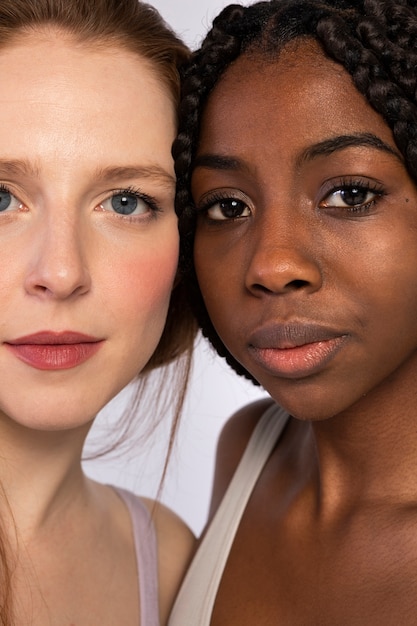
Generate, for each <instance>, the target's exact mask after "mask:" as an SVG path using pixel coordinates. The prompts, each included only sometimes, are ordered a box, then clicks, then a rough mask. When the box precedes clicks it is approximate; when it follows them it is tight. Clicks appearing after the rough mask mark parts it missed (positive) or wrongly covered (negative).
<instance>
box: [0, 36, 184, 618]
mask: <svg viewBox="0 0 417 626" xmlns="http://www.w3.org/2000/svg"><path fill="white" fill-rule="evenodd" d="M0 72H1V74H2V84H3V87H2V90H1V94H0V125H1V127H2V142H1V147H0V181H1V184H2V187H3V190H2V193H1V198H0V248H1V254H2V258H3V263H4V266H5V269H6V271H3V272H2V273H1V276H0V299H1V302H2V307H1V314H0V379H1V381H2V384H1V387H0V436H1V439H2V459H1V462H0V466H1V467H0V470H1V472H2V473H1V476H2V479H1V480H2V487H3V488H4V490H5V495H6V497H7V500H8V503H9V504H10V507H11V510H12V511H13V519H12V518H11V516H10V511H9V509H8V508H7V506H6V499H5V498H2V499H1V505H2V508H3V509H4V510H2V512H1V515H2V519H3V520H5V527H6V529H7V528H9V530H10V541H11V546H12V548H14V549H15V550H18V554H19V556H18V565H17V569H16V572H15V574H14V578H13V584H14V587H15V596H16V598H17V602H16V607H17V611H18V614H17V623H20V624H23V623H29V622H30V623H31V624H33V625H34V626H37V625H38V624H39V625H41V624H42V625H43V626H44V625H45V624H51V625H55V624H69V623H72V624H80V625H81V624H89V623H96V624H102V625H103V626H104V625H107V624H109V625H110V624H116V623H118V624H137V623H138V592H137V572H136V563H135V556H134V550H133V543H132V536H131V528H130V519H129V517H128V514H127V512H126V509H125V507H124V504H123V503H122V502H121V501H120V500H119V498H118V497H117V496H116V495H115V493H114V492H113V491H112V490H111V489H110V488H108V487H105V486H102V485H98V484H95V483H94V482H92V481H90V480H88V479H87V478H86V477H85V476H84V475H83V473H82V470H81V464H80V457H81V450H82V445H83V442H84V439H85V436H86V434H87V432H88V430H89V427H90V425H91V422H92V419H93V418H94V416H95V414H96V413H97V412H98V411H99V410H100V409H101V408H102V407H103V406H104V404H105V403H106V402H107V401H108V400H109V399H110V398H112V397H113V396H114V395H115V394H116V393H118V391H120V390H121V389H122V388H123V387H124V386H125V385H126V384H127V383H128V382H130V381H131V380H132V379H133V378H134V377H135V376H136V375H137V374H138V373H139V372H140V370H141V369H142V368H143V366H144V365H145V364H146V362H147V361H148V360H149V357H150V356H151V354H152V353H153V351H154V349H155V347H156V345H157V343H158V341H159V337H160V335H161V332H162V329H163V326H164V322H165V317H166V312H167V308H168V303H169V298H170V293H171V289H172V284H173V281H174V278H175V273H176V266H177V256H178V232H177V222H176V216H175V213H174V209H173V198H174V187H175V179H174V171H173V163H172V158H171V154H170V146H171V142H172V140H173V137H174V133H175V115H174V110H173V106H172V102H171V98H170V95H169V93H168V92H166V91H165V88H164V87H163V86H162V84H161V82H160V80H159V78H158V76H157V74H156V73H154V71H153V68H152V67H151V66H150V65H149V63H148V62H146V61H145V60H142V59H141V58H139V57H138V56H137V55H134V54H132V53H130V52H128V51H126V50H123V49H121V48H117V47H109V46H108V45H106V46H103V45H97V46H94V45H91V44H90V45H88V46H87V45H83V44H80V43H77V42H75V41H74V40H73V39H72V38H71V37H70V36H69V35H68V34H66V33H63V32H56V31H54V30H53V29H47V30H45V31H42V32H41V31H40V32H38V33H32V34H30V35H28V34H25V35H24V36H22V37H21V39H16V43H15V44H14V45H12V46H11V47H7V48H5V49H3V50H0ZM144 94H145V95H146V97H144ZM126 193H127V196H128V198H129V200H130V201H135V200H136V199H137V209H135V211H134V212H133V213H132V214H130V215H122V214H120V213H118V212H117V211H116V210H115V209H114V208H113V204H112V197H113V196H115V197H118V198H119V199H120V194H122V195H126ZM10 194H11V195H10ZM118 194H119V195H118ZM135 194H136V195H135ZM149 198H150V200H149ZM40 331H48V332H55V333H62V332H64V331H65V332H68V331H73V332H78V333H84V334H86V335H89V336H92V337H94V338H95V339H98V340H99V341H100V346H99V349H98V350H97V351H96V352H95V353H94V354H92V355H91V356H90V358H88V359H86V360H84V361H83V362H82V363H79V364H75V365H74V366H69V367H64V368H55V369H54V368H49V369H43V368H42V367H37V366H36V365H34V364H33V363H27V362H25V361H24V360H22V359H21V358H20V357H19V355H18V354H17V353H16V349H15V348H13V345H14V344H13V342H15V340H16V339H18V338H21V337H25V336H27V335H29V334H33V333H39V332H40ZM11 344H12V347H11ZM28 476H30V478H31V480H30V481H28ZM155 519H156V526H157V529H158V532H159V534H160V558H161V570H160V577H161V617H162V623H164V621H165V619H166V614H167V611H168V608H169V605H170V603H171V601H172V595H173V593H174V591H175V589H176V586H177V585H178V582H179V577H180V576H181V575H182V570H183V567H184V564H185V561H186V559H187V557H188V552H189V550H190V548H191V545H192V539H191V536H190V533H189V532H188V530H187V529H185V528H184V526H183V525H182V524H181V523H180V522H179V520H177V519H176V518H175V516H174V515H173V514H171V513H170V512H168V511H166V510H165V509H164V508H163V507H162V506H160V507H157V510H156V512H155ZM80 520H82V522H83V523H82V524H80ZM68 581H72V584H71V585H69V584H68ZM29 588H30V590H31V591H30V592H29V591H28V590H29ZM80 599H81V600H82V601H80Z"/></svg>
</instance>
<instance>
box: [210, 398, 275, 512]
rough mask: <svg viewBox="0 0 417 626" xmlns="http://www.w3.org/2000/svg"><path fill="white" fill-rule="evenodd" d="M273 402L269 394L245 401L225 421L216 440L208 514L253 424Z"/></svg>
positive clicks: (230, 472) (224, 485)
mask: <svg viewBox="0 0 417 626" xmlns="http://www.w3.org/2000/svg"><path fill="white" fill-rule="evenodd" d="M272 404H273V401H272V400H271V399H270V398H265V399H262V400H257V401H256V402H252V403H251V404H247V405H246V406H244V407H242V408H241V409H239V410H238V411H236V413H234V414H233V415H232V416H231V417H230V418H229V419H228V421H227V422H226V424H225V425H224V427H223V429H222V431H221V433H220V436H219V440H218V443H217V453H216V465H215V472H214V483H213V492H212V500H211V506H210V518H211V517H212V516H213V515H214V513H215V512H216V510H217V507H218V505H219V504H220V502H221V500H222V498H223V495H224V493H225V491H226V489H227V486H228V484H229V483H230V481H231V479H232V476H233V474H234V472H235V470H236V468H237V466H238V465H239V461H240V459H241V458H242V455H243V453H244V451H245V449H246V446H247V444H248V441H249V439H250V437H251V435H252V433H253V430H254V428H255V426H256V425H257V423H258V422H259V420H260V418H261V417H262V415H263V414H264V413H265V411H266V410H267V409H268V408H269V407H270V406H271V405H272Z"/></svg>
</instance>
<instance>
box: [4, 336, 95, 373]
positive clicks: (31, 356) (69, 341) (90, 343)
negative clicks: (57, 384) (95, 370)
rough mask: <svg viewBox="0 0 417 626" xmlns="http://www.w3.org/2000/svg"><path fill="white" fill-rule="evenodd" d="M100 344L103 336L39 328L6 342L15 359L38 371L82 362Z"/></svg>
mask: <svg viewBox="0 0 417 626" xmlns="http://www.w3.org/2000/svg"><path fill="white" fill-rule="evenodd" d="M102 344H103V340H102V339H98V338H96V337H92V336H90V335H84V334H82V333H76V332H72V331H64V332H50V331H41V332H38V333H34V334H32V335H25V336H24V337H18V338H17V339H12V340H10V341H7V342H5V346H6V347H7V348H8V349H9V350H10V351H11V352H12V353H13V354H14V355H15V356H16V357H17V358H18V359H20V360H21V361H23V362H24V363H26V364H28V365H30V366H31V367H34V368H35V369H39V370H63V369H70V368H72V367H76V366H77V365H81V363H84V362H85V361H87V360H88V359H89V358H90V357H92V356H93V355H94V354H95V353H96V352H97V351H98V350H99V349H100V347H101V345H102Z"/></svg>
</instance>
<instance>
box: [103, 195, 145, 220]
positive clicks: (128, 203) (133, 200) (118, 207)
mask: <svg viewBox="0 0 417 626" xmlns="http://www.w3.org/2000/svg"><path fill="white" fill-rule="evenodd" d="M142 204H143V203H142ZM111 205H112V207H113V209H114V210H115V211H116V213H121V214H122V215H131V214H132V213H134V212H135V211H136V209H137V206H138V198H137V197H136V196H135V195H134V194H132V193H118V194H116V195H114V196H112V198H111Z"/></svg>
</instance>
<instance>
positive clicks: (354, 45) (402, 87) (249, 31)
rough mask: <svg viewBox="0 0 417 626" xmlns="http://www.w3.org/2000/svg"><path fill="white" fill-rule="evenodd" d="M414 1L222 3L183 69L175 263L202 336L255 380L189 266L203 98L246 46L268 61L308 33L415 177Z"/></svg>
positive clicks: (416, 79) (175, 149)
mask: <svg viewBox="0 0 417 626" xmlns="http://www.w3.org/2000/svg"><path fill="white" fill-rule="evenodd" d="M416 5H417V0H408V1H407V0H270V1H269V2H257V3H255V4H253V5H251V6H249V7H242V6H240V5H230V6H229V7H226V8H225V9H224V10H223V11H222V12H221V13H220V14H219V16H218V17H217V18H216V19H215V20H214V22H213V27H212V29H211V31H210V32H209V33H208V35H207V37H206V38H205V40H204V41H203V43H202V46H201V48H200V49H199V50H198V51H196V52H195V53H194V54H193V55H192V57H191V61H190V63H189V64H188V66H187V67H186V68H185V70H184V72H183V94H182V104H181V107H180V124H179V134H178V138H177V140H176V142H175V143H174V147H173V155H174V159H175V163H176V174H177V179H178V187H177V198H176V211H177V214H178V216H179V224H180V234H181V254H180V267H181V268H182V271H183V273H184V276H185V281H186V284H187V287H188V290H189V294H190V298H191V301H192V306H193V309H194V311H195V313H196V316H197V319H198V321H199V324H200V326H201V329H202V332H203V334H204V336H205V337H207V338H208V339H209V340H210V341H211V343H212V344H213V346H214V347H215V349H216V350H217V352H218V353H219V354H220V356H222V357H224V358H226V360H227V362H228V363H229V365H231V367H232V368H233V369H234V370H235V371H236V372H237V373H238V374H241V375H243V376H246V377H247V378H249V379H251V380H253V381H254V382H255V383H256V381H255V380H254V379H253V377H252V376H251V375H250V374H249V373H248V372H247V371H246V370H245V369H244V368H242V366H241V365H240V364H239V363H238V362H237V361H236V360H235V359H234V358H233V356H232V355H231V354H230V353H229V352H228V350H227V349H226V347H225V346H224V344H223V343H222V341H221V339H220V338H219V336H218V335H217V333H216V331H215V329H214V327H213V325H212V323H211V320H210V318H209V315H208V313H207V310H206V307H205V304H204V300H203V298H202V295H201V292H200V289H199V286H198V282H197V277H196V275H195V270H194V263H193V245H194V233H195V228H196V213H195V209H194V206H193V201H192V196H191V189H190V187H191V185H190V181H191V175H192V169H193V160H194V156H195V154H196V151H197V147H198V138H199V133H200V124H201V118H202V114H203V111H204V106H205V103H206V101H207V98H208V97H209V95H210V92H211V91H212V89H213V88H214V87H215V85H216V84H217V83H218V82H219V80H220V79H221V77H222V75H223V74H224V73H225V71H226V70H227V68H228V67H229V66H230V64H231V63H233V61H235V60H236V59H237V58H238V57H239V56H240V55H242V54H244V53H253V54H258V55H263V56H265V57H266V58H269V59H272V60H273V59H275V58H276V57H277V55H278V54H279V51H280V50H281V49H282V47H283V46H285V44H286V43H288V42H290V41H292V40H294V39H296V38H300V37H310V38H312V39H315V40H316V41H318V42H319V43H320V45H321V46H322V48H323V50H324V52H325V53H326V54H327V55H328V56H329V57H330V58H332V59H333V60H334V61H336V62H337V63H339V64H341V65H342V66H343V67H344V68H345V70H346V71H347V72H348V73H349V74H350V75H351V77H352V80H353V82H354V84H355V86H356V88H357V89H358V91H359V92H360V93H362V94H363V95H364V97H365V98H366V99H367V101H368V102H369V104H370V105H371V106H372V107H373V108H374V109H375V110H376V111H377V112H378V113H379V114H380V115H381V116H382V117H383V118H384V120H385V121H386V123H387V124H388V126H389V127H390V128H391V130H392V133H393V136H394V139H395V142H396V144H397V146H398V149H399V150H400V152H401V153H402V155H403V157H404V161H405V166H406V167H407V169H408V171H409V173H410V176H411V177H412V179H413V180H414V181H415V182H416V184H417V106H416V100H417V70H416V68H417V12H416Z"/></svg>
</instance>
